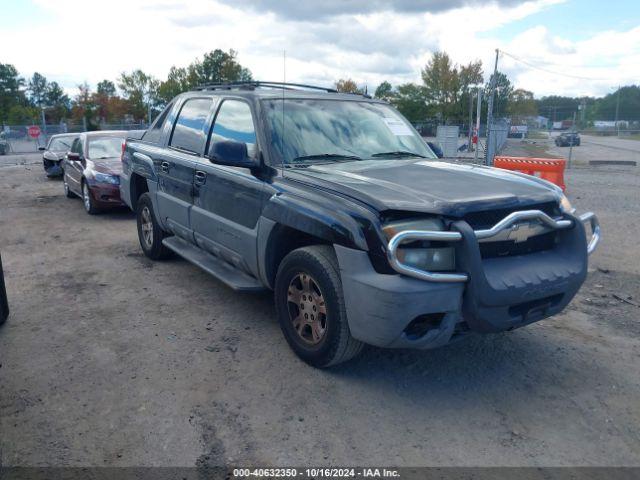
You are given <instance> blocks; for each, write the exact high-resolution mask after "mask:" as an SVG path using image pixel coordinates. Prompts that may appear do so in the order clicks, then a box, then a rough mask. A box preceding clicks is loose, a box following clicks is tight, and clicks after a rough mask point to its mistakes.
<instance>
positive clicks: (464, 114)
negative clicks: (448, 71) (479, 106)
mask: <svg viewBox="0 0 640 480" xmlns="http://www.w3.org/2000/svg"><path fill="white" fill-rule="evenodd" d="M483 81H484V77H483V72H482V62H481V61H480V60H476V61H475V62H470V63H469V64H467V65H464V66H462V67H460V71H459V72H458V86H459V89H460V91H459V94H458V108H457V111H458V112H460V119H459V121H460V122H461V123H465V122H468V121H469V105H471V110H472V111H474V109H475V105H474V104H473V102H470V101H469V98H470V97H472V96H473V95H474V92H473V91H472V88H471V87H472V86H474V85H481V84H482V82H483Z"/></svg>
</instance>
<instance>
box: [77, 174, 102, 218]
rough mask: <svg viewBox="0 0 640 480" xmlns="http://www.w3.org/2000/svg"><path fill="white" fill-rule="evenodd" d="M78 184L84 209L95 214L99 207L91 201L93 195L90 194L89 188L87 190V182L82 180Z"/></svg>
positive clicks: (90, 213)
mask: <svg viewBox="0 0 640 480" xmlns="http://www.w3.org/2000/svg"><path fill="white" fill-rule="evenodd" d="M80 185H81V188H82V205H83V206H84V210H85V211H86V212H87V213H88V214H89V215H95V214H96V213H99V212H100V209H99V208H98V207H96V205H95V203H94V201H93V197H92V196H91V190H89V185H87V182H85V181H84V180H82V183H81V184H80Z"/></svg>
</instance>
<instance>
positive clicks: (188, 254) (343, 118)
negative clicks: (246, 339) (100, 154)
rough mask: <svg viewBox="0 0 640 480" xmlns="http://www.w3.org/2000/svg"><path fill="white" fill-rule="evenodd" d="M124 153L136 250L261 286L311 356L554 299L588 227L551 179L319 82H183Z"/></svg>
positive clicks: (477, 327) (496, 326)
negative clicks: (436, 149) (445, 146)
mask: <svg viewBox="0 0 640 480" xmlns="http://www.w3.org/2000/svg"><path fill="white" fill-rule="evenodd" d="M122 162H123V174H122V176H121V183H120V189H121V197H122V199H123V200H124V202H125V203H127V204H128V205H129V206H130V207H131V208H132V209H133V210H135V211H136V212H137V225H138V234H139V239H140V244H141V246H142V250H143V251H144V253H145V254H146V255H147V256H148V257H150V258H152V259H161V258H163V257H165V256H166V255H167V254H169V253H170V252H175V253H177V254H178V255H180V256H182V257H184V258H186V259H187V260H189V261H191V262H193V263H194V264H196V265H198V266H200V267H201V268H203V269H204V270H206V271H207V272H209V273H210V274H212V275H213V276H215V277H216V278H218V279H219V280H220V281H222V282H224V283H225V284H227V285H228V286H229V287H231V288H233V289H235V290H261V289H272V290H274V295H275V304H276V311H277V315H278V318H279V321H280V325H281V327H282V331H283V333H284V336H285V338H286V339H287V341H288V343H289V345H290V346H291V348H292V349H293V350H294V351H295V352H296V353H297V354H298V355H299V356H300V357H301V358H302V359H303V360H305V361H306V362H308V363H310V364H312V365H314V366H317V367H327V366H330V365H334V364H337V363H339V362H342V361H345V360H347V359H349V358H351V357H353V356H354V355H356V354H357V353H358V352H359V351H360V350H361V348H362V346H363V344H365V343H366V344H371V345H376V346H380V347H402V348H406V347H408V348H421V349H424V348H432V347H436V346H440V345H444V344H446V343H448V342H450V341H452V340H455V339H458V338H461V337H463V336H465V335H467V334H470V333H474V332H475V333H489V332H500V331H504V330H511V329H513V328H517V327H520V326H523V325H526V324H529V323H531V322H535V321H537V320H540V319H543V318H546V317H549V316H550V315H554V314H556V313H558V312H560V311H561V310H562V309H563V308H564V307H565V306H566V305H567V304H568V303H569V302H570V301H571V299H572V298H573V296H574V295H575V294H576V292H577V291H578V289H579V288H580V286H581V285H582V283H583V281H584V280H585V277H586V275H587V258H588V254H589V253H591V252H592V251H593V250H594V248H595V247H596V245H597V243H598V241H599V238H600V229H599V226H598V222H597V219H596V217H595V215H593V214H592V213H588V214H585V215H583V216H581V217H578V216H576V215H575V214H574V209H573V208H572V207H571V205H570V203H569V201H568V200H567V198H566V197H565V196H564V195H563V194H562V191H561V190H560V189H559V188H557V187H555V186H554V185H552V184H550V183H548V182H546V181H544V180H540V179H538V178H535V177H530V176H526V175H522V174H517V173H511V172H507V171H504V170H498V169H493V168H488V167H481V166H465V165H459V164H450V163H443V162H440V161H438V160H437V159H436V158H435V155H434V154H433V152H432V151H431V150H430V149H429V147H428V146H427V144H426V143H425V142H424V141H423V139H422V138H421V137H420V136H419V135H418V133H417V132H416V131H415V130H414V129H413V128H412V126H411V125H410V124H409V123H408V122H407V121H406V120H405V119H404V117H402V115H400V114H399V113H398V112H397V111H396V110H395V109H394V108H392V107H391V106H390V105H388V104H387V103H385V102H383V101H378V100H374V99H371V98H369V97H367V96H365V95H353V94H340V93H337V92H334V91H331V90H327V89H319V88H317V87H313V88H312V87H308V86H300V85H292V84H273V83H265V82H249V83H241V84H226V85H210V86H205V87H201V88H199V89H197V90H194V91H191V92H187V93H183V94H181V95H179V96H178V97H176V98H175V99H174V100H173V101H172V102H171V104H170V105H168V106H167V107H166V108H165V110H164V111H163V112H162V114H161V115H160V116H159V117H158V118H157V119H156V120H155V122H154V123H153V124H152V125H151V127H150V128H149V129H148V130H147V131H145V132H140V133H137V134H132V135H130V137H129V138H128V139H127V140H126V144H125V145H124V146H123V153H122ZM586 223H588V224H590V229H589V230H590V234H589V235H587V233H586V231H587V229H586V228H585V226H584V224H586ZM588 237H589V238H588Z"/></svg>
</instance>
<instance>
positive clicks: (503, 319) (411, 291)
mask: <svg viewBox="0 0 640 480" xmlns="http://www.w3.org/2000/svg"><path fill="white" fill-rule="evenodd" d="M453 228H455V229H457V230H459V231H460V232H461V233H462V236H463V240H462V242H460V243H459V245H458V246H457V248H456V258H457V263H458V270H459V271H463V272H466V273H468V275H469V281H468V282H466V283H463V282H458V283H436V282H429V281H423V280H418V279H414V278H410V277H405V276H402V275H384V274H380V273H377V272H376V271H375V270H374V269H373V267H372V265H371V262H370V260H369V256H368V254H367V253H366V252H363V251H359V250H354V249H349V248H345V247H341V246H336V247H335V249H336V254H337V256H338V261H339V264H340V273H341V277H342V285H343V290H344V296H345V303H346V309H347V317H348V320H349V327H350V329H351V333H352V335H353V336H354V337H355V338H357V339H359V340H361V341H363V342H365V343H368V344H371V345H376V346H380V347H392V348H418V349H426V348H434V347H438V346H441V345H444V344H446V343H449V342H450V341H451V340H453V339H456V338H458V337H459V336H461V335H462V334H464V333H466V332H477V333H491V332H500V331H505V330H511V329H514V328H518V327H521V326H524V325H527V324H529V323H532V322H536V321H538V320H542V319H543V318H547V317H549V316H552V315H555V314H557V313H559V312H560V311H562V310H563V309H564V308H565V307H566V306H567V304H568V303H569V302H570V301H571V299H572V298H573V297H574V296H575V294H576V293H577V291H578V290H579V288H580V286H581V285H582V283H583V282H584V280H585V278H586V275H587V252H586V238H585V232H584V227H583V225H582V223H581V222H580V221H579V220H575V222H574V227H573V228H570V229H567V230H566V231H562V232H560V233H559V239H558V242H557V245H556V247H555V248H553V249H551V250H546V251H541V252H536V253H531V254H527V255H519V256H511V257H502V258H488V259H483V258H481V255H480V249H479V247H478V243H477V241H476V239H475V236H474V234H473V231H472V230H471V228H470V227H469V226H468V224H466V223H465V222H457V223H455V224H454V225H453ZM421 319H423V320H426V321H427V324H428V328H423V329H422V330H419V329H418V330H416V329H415V328H413V324H415V323H416V322H418V323H420V322H421V321H422V320H421ZM429 322H431V323H429ZM423 325H424V323H423Z"/></svg>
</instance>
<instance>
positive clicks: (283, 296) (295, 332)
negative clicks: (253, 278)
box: [274, 245, 364, 368]
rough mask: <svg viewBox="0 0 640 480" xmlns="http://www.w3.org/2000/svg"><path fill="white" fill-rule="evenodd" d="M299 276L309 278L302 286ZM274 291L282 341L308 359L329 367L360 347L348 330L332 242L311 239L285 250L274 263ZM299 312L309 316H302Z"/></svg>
mask: <svg viewBox="0 0 640 480" xmlns="http://www.w3.org/2000/svg"><path fill="white" fill-rule="evenodd" d="M303 282H308V283H306V288H305V283H303ZM309 291H311V292H312V295H309V296H307V295H306V293H305V292H309ZM274 296H275V304H276V312H277V315H278V321H279V322H280V328H281V329H282V333H283V334H284V337H285V339H286V340H287V343H289V346H290V347H291V348H292V350H293V351H294V352H295V353H296V354H297V355H298V356H299V357H300V358H301V359H302V360H304V361H305V362H307V363H308V364H309V365H311V366H314V367H317V368H326V367H330V366H332V365H337V364H339V363H342V362H345V361H347V360H349V359H351V358H353V357H355V356H356V355H357V354H358V353H360V351H361V350H362V348H363V346H364V344H363V343H362V342H360V341H359V340H356V339H355V338H353V337H352V336H351V331H350V330H349V324H348V322H347V313H346V309H345V303H344V296H343V293H342V282H341V281H340V273H339V268H338V260H337V258H336V254H335V252H334V250H333V247H332V246H328V245H315V246H311V247H304V248H299V249H297V250H294V251H293V252H291V253H289V254H288V255H287V256H286V257H285V258H284V260H282V262H281V263H280V266H279V268H278V273H277V275H276V285H275V294H274ZM305 308H306V310H305ZM322 310H324V312H322ZM306 312H308V313H306ZM313 313H315V315H313ZM303 315H307V316H308V317H306V320H304V319H303ZM311 319H313V320H311ZM296 320H297V321H296ZM309 321H313V322H314V324H313V325H315V326H316V328H314V327H313V326H312V325H311V324H309V323H308V322H309ZM296 324H297V326H296ZM323 325H324V327H323Z"/></svg>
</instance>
